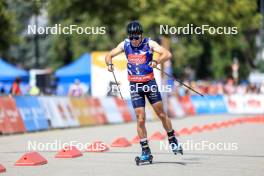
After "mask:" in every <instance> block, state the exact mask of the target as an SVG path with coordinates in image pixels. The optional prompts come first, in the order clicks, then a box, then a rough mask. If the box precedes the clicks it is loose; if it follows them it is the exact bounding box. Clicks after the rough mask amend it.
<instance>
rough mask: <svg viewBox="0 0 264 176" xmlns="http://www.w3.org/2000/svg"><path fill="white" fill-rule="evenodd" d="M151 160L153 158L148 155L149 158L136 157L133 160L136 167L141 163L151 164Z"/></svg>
mask: <svg viewBox="0 0 264 176" xmlns="http://www.w3.org/2000/svg"><path fill="white" fill-rule="evenodd" d="M152 160H153V156H152V155H149V157H147V158H143V157H139V156H137V157H136V158H135V161H136V165H137V166H139V164H141V163H146V162H149V164H152Z"/></svg>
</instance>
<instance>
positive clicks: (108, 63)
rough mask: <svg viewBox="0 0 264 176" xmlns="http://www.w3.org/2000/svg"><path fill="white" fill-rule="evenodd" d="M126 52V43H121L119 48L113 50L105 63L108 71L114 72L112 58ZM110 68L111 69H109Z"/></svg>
mask: <svg viewBox="0 0 264 176" xmlns="http://www.w3.org/2000/svg"><path fill="white" fill-rule="evenodd" d="M123 51H124V41H123V42H121V43H119V44H118V45H117V47H115V48H114V49H112V50H111V51H110V52H109V53H108V54H107V55H106V56H105V63H106V65H107V66H108V71H113V67H112V66H113V64H112V58H113V57H115V56H117V55H118V54H120V53H122V52H123ZM109 66H110V67H109Z"/></svg>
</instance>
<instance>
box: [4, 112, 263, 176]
mask: <svg viewBox="0 0 264 176" xmlns="http://www.w3.org/2000/svg"><path fill="white" fill-rule="evenodd" d="M237 117H243V115H240V116H230V115H213V116H196V117H190V118H184V119H176V120H173V125H174V128H175V129H176V130H177V129H181V128H183V127H192V126H193V125H197V124H198V125H203V124H207V123H211V122H219V121H223V120H227V119H230V118H237ZM135 127H136V124H135V123H129V124H117V125H106V126H95V127H83V128H75V129H63V130H52V131H44V132H36V133H26V134H18V135H10V136H1V137H0V164H2V165H4V166H5V167H6V169H7V171H6V172H5V173H3V174H1V175H11V176H36V175H38V176H53V175H54V176H60V175H61V176H62V175H63V176H67V175H77V176H101V175H102V176H115V175H118V176H126V175H131V176H146V175H151V176H156V175H157V176H161V175H162V176H167V175H168V176H172V175H178V176H192V175H193V176H205V175H208V176H209V175H210V176H212V175H219V176H220V175H221V176H222V175H232V176H243V175H245V176H247V175H248V176H252V175H256V176H259V175H263V173H264V125H263V123H262V124H253V123H247V124H241V125H235V126H231V127H228V128H220V129H215V130H212V131H206V132H201V133H193V134H191V135H185V136H180V137H179V141H180V142H181V143H182V144H183V146H184V155H183V156H181V155H176V156H175V155H173V154H172V152H171V151H168V150H166V149H165V148H162V147H161V146H164V145H162V144H166V143H165V142H166V140H164V141H161V142H163V143H161V142H160V141H150V146H151V149H152V153H153V155H154V159H153V164H151V165H150V164H145V165H141V166H136V164H135V161H134V158H135V156H137V155H139V154H140V147H139V145H138V144H134V145H133V146H131V147H127V148H112V147H110V150H109V151H108V152H103V153H88V152H84V153H83V156H82V157H78V158H69V159H58V158H55V157H54V156H55V154H56V153H57V152H56V150H55V151H52V149H51V148H48V147H47V146H46V144H48V143H53V144H54V143H56V142H57V143H61V144H64V143H70V142H72V143H74V144H77V143H80V144H83V145H84V144H87V143H90V142H93V141H95V140H101V141H104V142H105V143H107V144H111V143H112V141H113V140H114V139H116V138H117V137H126V138H127V139H129V140H131V139H132V138H133V137H134V136H135V135H136V128H135ZM147 129H148V133H149V134H150V135H151V134H152V133H154V132H156V131H160V132H163V129H162V126H161V123H160V122H159V121H155V122H148V123H147ZM34 142H35V144H38V147H39V149H41V150H39V151H38V152H39V153H40V154H41V155H42V156H43V157H45V158H46V159H47V160H48V164H45V165H41V166H14V163H15V161H16V160H18V159H19V158H20V157H21V156H22V155H23V154H24V153H25V152H27V151H29V150H30V151H31V149H29V143H31V144H34ZM43 146H45V147H46V149H44V148H43ZM201 146H202V147H203V148H202V147H201ZM216 146H218V148H217V147H216ZM219 146H220V147H219ZM223 146H224V147H223ZM41 147H42V148H41Z"/></svg>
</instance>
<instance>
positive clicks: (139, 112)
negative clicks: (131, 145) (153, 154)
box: [135, 107, 147, 139]
mask: <svg viewBox="0 0 264 176" xmlns="http://www.w3.org/2000/svg"><path fill="white" fill-rule="evenodd" d="M135 113H136V116H137V133H138V136H139V138H140V139H143V138H147V130H146V126H145V121H146V117H145V108H144V107H138V108H135Z"/></svg>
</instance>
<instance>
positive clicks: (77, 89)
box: [68, 79, 85, 97]
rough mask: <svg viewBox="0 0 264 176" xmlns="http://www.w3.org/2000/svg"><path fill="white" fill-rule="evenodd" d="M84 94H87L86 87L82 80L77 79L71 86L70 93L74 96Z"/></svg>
mask: <svg viewBox="0 0 264 176" xmlns="http://www.w3.org/2000/svg"><path fill="white" fill-rule="evenodd" d="M84 94H85V89H84V87H83V86H82V85H81V83H80V80H79V79H75V81H74V84H72V85H71V86H70V89H69V92H68V95H69V96H73V97H80V96H83V95H84Z"/></svg>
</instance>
